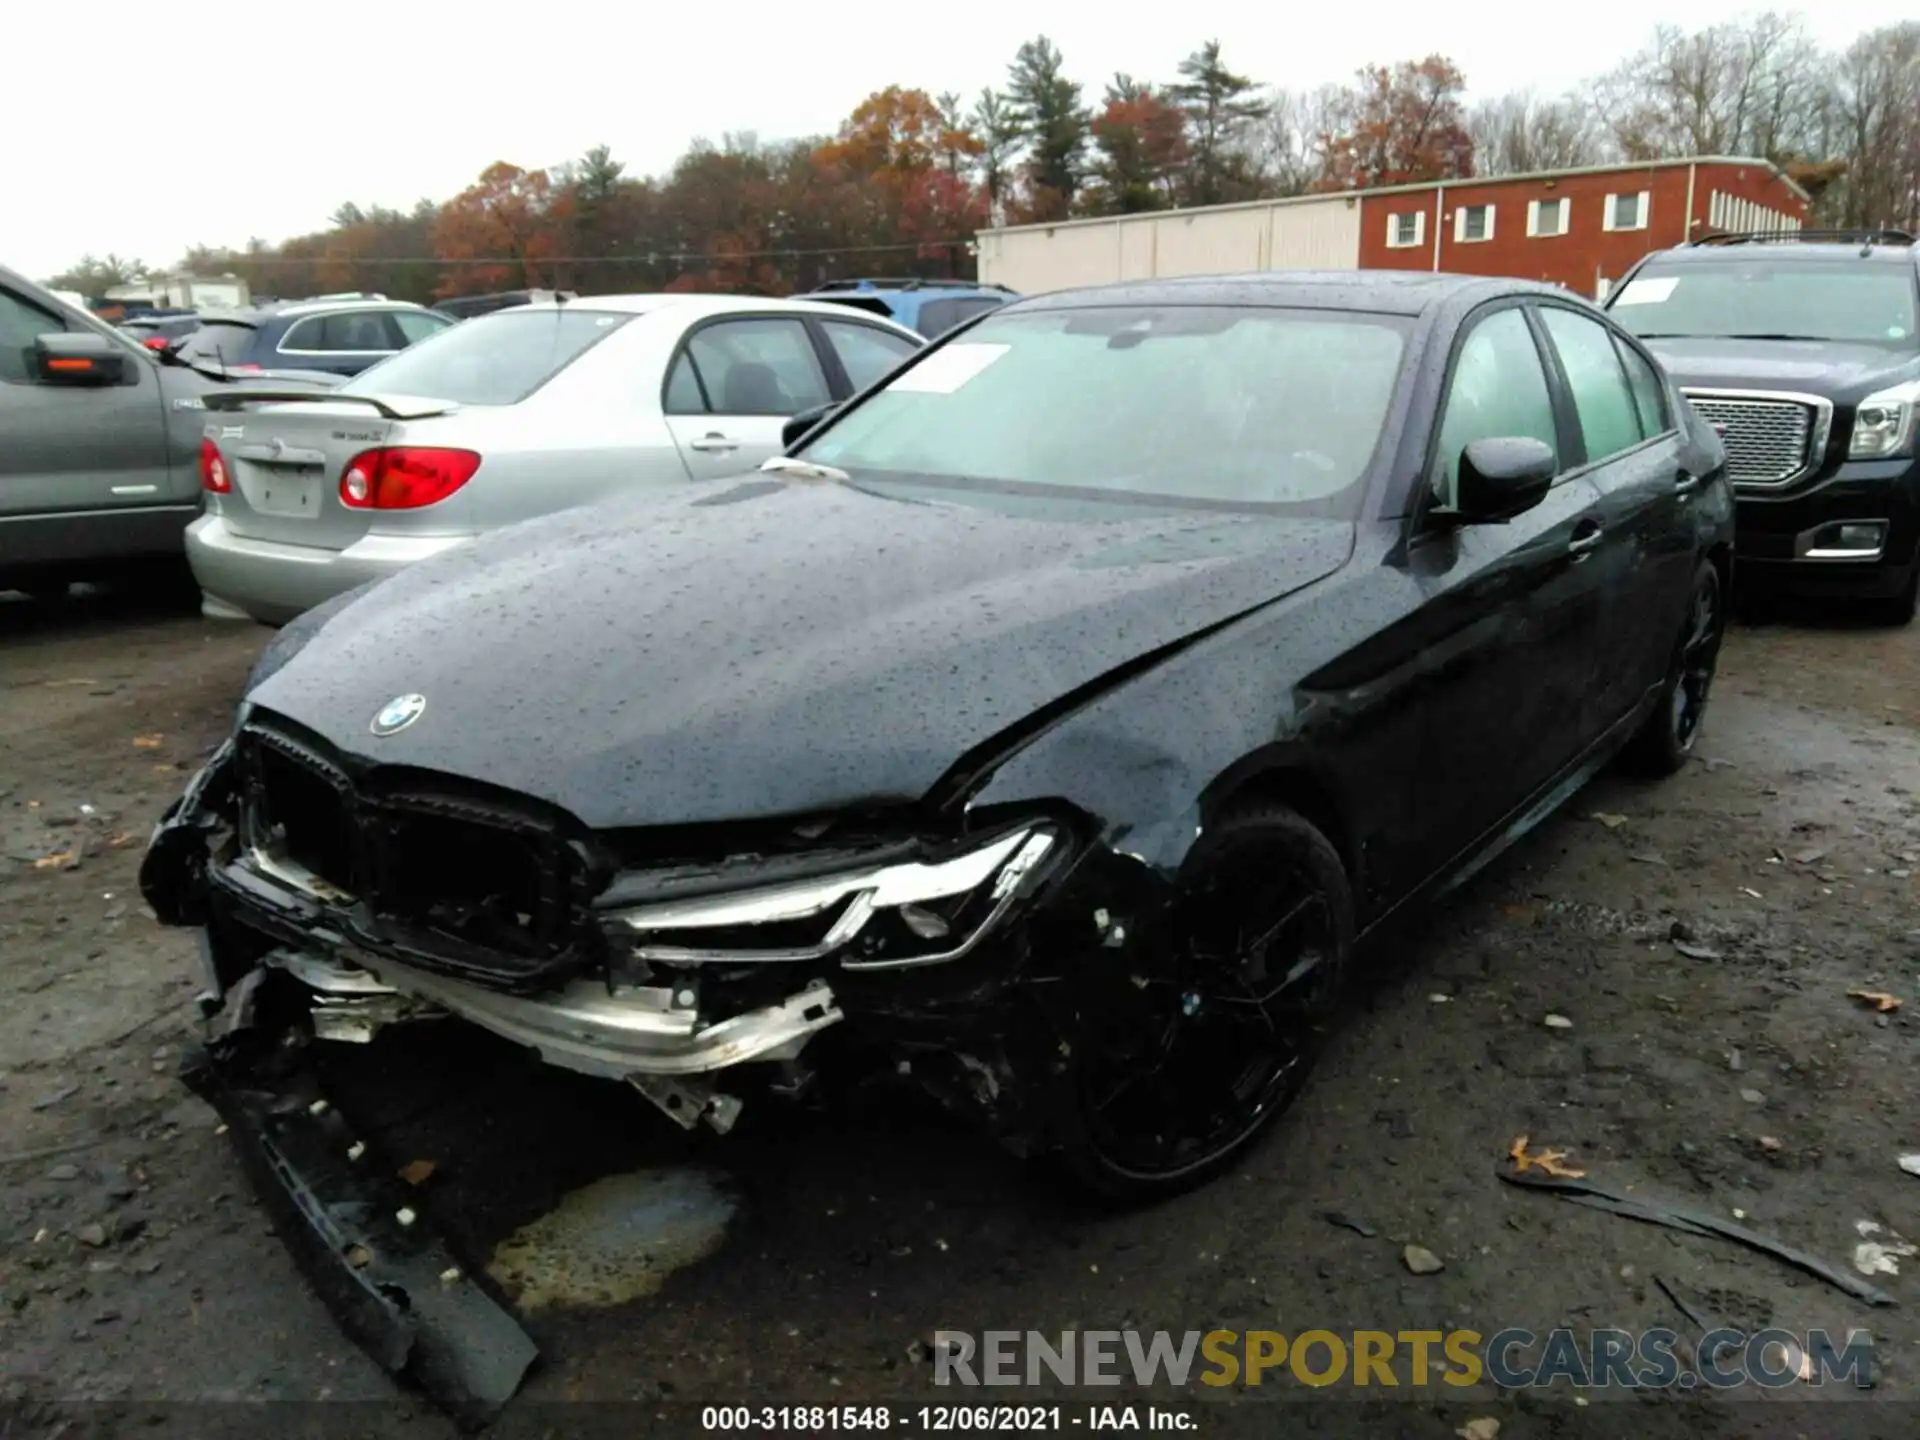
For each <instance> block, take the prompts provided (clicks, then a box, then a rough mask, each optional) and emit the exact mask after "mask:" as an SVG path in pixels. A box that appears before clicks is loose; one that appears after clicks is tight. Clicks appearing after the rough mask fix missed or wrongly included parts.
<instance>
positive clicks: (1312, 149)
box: [1247, 85, 1340, 196]
mask: <svg viewBox="0 0 1920 1440" xmlns="http://www.w3.org/2000/svg"><path fill="white" fill-rule="evenodd" d="M1339 96H1340V87H1339V86H1337V85H1322V86H1321V87H1319V88H1318V89H1317V90H1288V89H1285V88H1283V87H1281V86H1278V85H1276V86H1274V87H1273V88H1272V89H1270V90H1268V91H1267V95H1266V101H1267V113H1266V116H1265V118H1264V119H1262V120H1261V122H1260V124H1259V125H1258V126H1257V127H1256V128H1255V129H1254V130H1253V132H1252V133H1251V134H1250V135H1249V136H1248V137H1247V144H1248V146H1249V147H1250V149H1251V152H1252V154H1251V159H1252V161H1253V164H1254V167H1255V169H1256V170H1257V172H1258V173H1259V175H1260V176H1261V177H1262V180H1263V183H1264V186H1265V188H1266V190H1267V191H1268V192H1269V193H1270V194H1273V195H1278V196H1288V195H1304V194H1306V193H1307V192H1308V191H1309V190H1311V189H1313V188H1314V186H1315V185H1317V184H1319V183H1320V182H1321V181H1322V180H1324V179H1325V177H1326V173H1327V137H1328V135H1330V134H1331V133H1332V131H1333V113H1334V107H1335V104H1336V102H1337V101H1338V99H1339Z"/></svg>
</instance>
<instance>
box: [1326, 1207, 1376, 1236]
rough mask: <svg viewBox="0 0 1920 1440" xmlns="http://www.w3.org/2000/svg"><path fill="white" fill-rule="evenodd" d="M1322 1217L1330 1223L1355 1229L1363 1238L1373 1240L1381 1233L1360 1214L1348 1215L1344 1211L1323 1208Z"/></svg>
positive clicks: (1354, 1231)
mask: <svg viewBox="0 0 1920 1440" xmlns="http://www.w3.org/2000/svg"><path fill="white" fill-rule="evenodd" d="M1320 1218H1321V1219H1322V1220H1325V1221H1326V1222H1327V1223H1328V1224H1329V1225H1338V1226H1339V1227H1340V1228H1341V1229H1343V1230H1351V1231H1353V1233H1354V1234H1356V1235H1358V1236H1359V1237H1360V1238H1361V1239H1363V1240H1371V1239H1373V1238H1374V1237H1375V1236H1377V1235H1378V1234H1379V1233H1380V1232H1379V1231H1378V1230H1376V1229H1374V1228H1373V1226H1371V1225H1369V1224H1368V1223H1367V1222H1366V1221H1364V1220H1362V1219H1360V1218H1359V1217H1358V1216H1355V1215H1348V1214H1346V1213H1345V1212H1344V1211H1340V1210H1322V1211H1321V1212H1320Z"/></svg>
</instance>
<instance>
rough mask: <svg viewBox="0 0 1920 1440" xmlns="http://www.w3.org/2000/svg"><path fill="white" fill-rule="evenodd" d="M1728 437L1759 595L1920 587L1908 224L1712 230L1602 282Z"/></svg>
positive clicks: (1889, 613) (1919, 464)
mask: <svg viewBox="0 0 1920 1440" xmlns="http://www.w3.org/2000/svg"><path fill="white" fill-rule="evenodd" d="M1606 308H1607V309H1608V310H1610V311H1611V312H1612V313H1613V318H1614V319H1615V320H1617V321H1620V322H1621V323H1622V324H1624V325H1625V327H1626V328H1627V329H1629V330H1631V331H1632V332H1633V333H1634V334H1636V335H1638V336H1639V337H1640V339H1641V340H1642V341H1644V342H1645V343H1646V345H1647V348H1648V349H1650V350H1652V351H1653V352H1654V354H1656V355H1658V356H1659V357H1660V360H1661V363H1662V364H1664V365H1665V366H1666V368H1667V371H1668V373H1669V374H1671V375H1672V376H1673V379H1674V381H1675V383H1677V384H1678V385H1679V386H1680V388H1681V389H1682V390H1683V391H1684V392H1685V393H1686V395H1687V397H1688V399H1690V400H1691V401H1692V402H1693V405H1694V408H1695V409H1696V410H1698V411H1699V412H1700V413H1701V415H1702V416H1703V417H1704V418H1706V419H1707V420H1708V421H1709V422H1711V423H1712V424H1713V426H1714V428H1715V429H1717V430H1719V431H1720V434H1721V436H1722V437H1723V438H1724V440H1725V441H1726V447H1727V470H1728V474H1729V475H1730V476H1731V477H1732V480H1733V484H1734V493H1735V496H1736V497H1737V504H1738V526H1739V533H1738V537H1737V539H1736V541H1735V562H1736V563H1735V571H1736V575H1737V576H1738V577H1739V580H1740V583H1741V584H1742V586H1743V588H1748V589H1749V594H1750V596H1753V597H1759V596H1764V595H1768V594H1777V593H1780V592H1783V591H1793V592H1797V593H1801V594H1811V595H1830V596H1836V597H1838V596H1846V597H1849V598H1856V599H1862V600H1865V601H1867V602H1869V603H1870V604H1871V605H1872V606H1873V607H1874V608H1875V609H1877V610H1879V611H1880V612H1882V613H1883V614H1884V617H1885V618H1886V619H1887V620H1888V621H1889V622H1890V623H1893V624H1905V623H1906V622H1907V621H1909V620H1911V619H1912V618H1913V614H1914V602H1915V594H1916V589H1920V457H1917V456H1916V454H1915V443H1914V441H1915V412H1916V410H1920V245H1916V244H1915V243H1914V238H1913V237H1912V236H1911V235H1908V234H1906V233H1904V232H1901V231H1885V230H1883V231H1872V232H1861V231H1834V230H1798V231H1778V232H1766V233H1760V234H1744V235H1715V236H1710V237H1708V238H1706V239H1703V240H1698V241H1695V242H1694V243H1693V244H1691V245H1685V246H1682V247H1680V248H1679V249H1675V250H1662V251H1657V252H1655V253H1654V254H1651V255H1649V256H1647V257H1646V259H1644V260H1642V261H1640V262H1639V264H1637V265H1635V266H1634V267H1633V269H1631V270H1629V271H1628V272H1627V273H1626V274H1625V275H1624V276H1622V277H1621V280H1620V283H1619V284H1618V285H1616V286H1615V287H1614V289H1613V292H1612V294H1610V295H1609V296H1608V297H1607V301H1606Z"/></svg>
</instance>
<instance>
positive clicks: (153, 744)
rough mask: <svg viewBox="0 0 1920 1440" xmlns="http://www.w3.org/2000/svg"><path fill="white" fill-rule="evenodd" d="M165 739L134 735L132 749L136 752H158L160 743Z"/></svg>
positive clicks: (158, 736) (159, 736) (154, 736)
mask: <svg viewBox="0 0 1920 1440" xmlns="http://www.w3.org/2000/svg"><path fill="white" fill-rule="evenodd" d="M166 738H167V737H166V736H164V735H136V736H134V737H133V748H134V749H136V750H158V749H159V748H160V742H161V741H163V740H165V739H166Z"/></svg>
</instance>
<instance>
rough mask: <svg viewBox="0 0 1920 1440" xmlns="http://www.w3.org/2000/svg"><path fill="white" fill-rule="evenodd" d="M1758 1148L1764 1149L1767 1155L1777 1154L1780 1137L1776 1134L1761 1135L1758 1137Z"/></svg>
mask: <svg viewBox="0 0 1920 1440" xmlns="http://www.w3.org/2000/svg"><path fill="white" fill-rule="evenodd" d="M1760 1148H1761V1149H1762V1150H1764V1151H1766V1152H1767V1153H1768V1154H1769V1155H1777V1154H1779V1153H1780V1137H1779V1136H1777V1135H1762V1136H1761V1137H1760Z"/></svg>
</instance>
